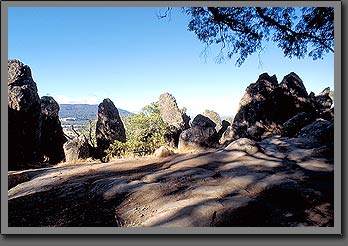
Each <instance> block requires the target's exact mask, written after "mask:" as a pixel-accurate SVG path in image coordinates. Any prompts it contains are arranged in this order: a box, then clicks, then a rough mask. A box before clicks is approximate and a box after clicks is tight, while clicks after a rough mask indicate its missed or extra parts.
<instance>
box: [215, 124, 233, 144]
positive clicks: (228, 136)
mask: <svg viewBox="0 0 348 246" xmlns="http://www.w3.org/2000/svg"><path fill="white" fill-rule="evenodd" d="M235 138H236V134H235V132H234V129H233V127H232V126H228V127H227V128H226V130H225V131H224V132H223V133H222V135H221V137H220V140H219V143H220V144H221V145H226V144H228V143H230V142H232V141H233V140H235Z"/></svg>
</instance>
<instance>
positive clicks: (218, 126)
mask: <svg viewBox="0 0 348 246" xmlns="http://www.w3.org/2000/svg"><path fill="white" fill-rule="evenodd" d="M202 115H203V116H205V117H208V118H209V119H210V120H212V121H213V122H214V123H215V125H216V126H215V130H216V132H219V131H220V130H221V128H222V121H221V118H220V115H219V114H218V113H216V112H215V111H212V110H205V111H204V112H203V114H202Z"/></svg>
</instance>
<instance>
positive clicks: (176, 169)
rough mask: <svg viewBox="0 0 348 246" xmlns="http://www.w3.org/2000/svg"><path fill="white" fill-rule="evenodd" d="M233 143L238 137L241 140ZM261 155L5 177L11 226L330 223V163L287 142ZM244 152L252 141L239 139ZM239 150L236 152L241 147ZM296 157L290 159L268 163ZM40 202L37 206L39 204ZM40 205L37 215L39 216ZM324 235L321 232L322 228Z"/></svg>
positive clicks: (193, 156) (124, 162)
mask: <svg viewBox="0 0 348 246" xmlns="http://www.w3.org/2000/svg"><path fill="white" fill-rule="evenodd" d="M240 141H242V140H240ZM263 141H264V143H263V147H264V148H265V150H264V152H265V153H262V152H260V151H259V152H257V153H255V154H246V153H244V152H243V151H227V150H209V151H204V152H201V153H185V152H183V153H181V154H180V155H175V156H169V157H166V159H165V160H164V159H158V158H150V157H147V158H139V159H136V160H135V159H134V158H130V159H120V160H113V161H112V162H111V163H109V164H108V165H105V164H103V163H85V164H84V165H70V166H68V165H66V166H54V167H48V168H46V169H45V170H26V171H15V172H9V181H10V183H11V186H10V187H11V188H10V189H9V191H8V195H7V197H8V224H9V226H10V227H38V226H41V227H88V226H98V227H149V226H152V227H159V226H161V227H181V228H184V227H191V228H192V227H209V226H212V227H215V226H226V227H231V226H239V227H245V229H246V232H248V228H253V227H284V228H285V227H286V228H289V227H297V229H299V228H314V227H315V228H318V229H319V227H332V226H334V215H335V213H334V211H335V210H334V177H336V176H335V175H334V163H333V161H330V160H327V159H325V158H312V157H310V159H306V160H302V156H303V154H302V153H303V152H304V153H306V152H307V150H306V149H298V148H297V147H296V146H295V145H293V144H290V143H291V141H294V139H293V138H291V139H289V138H281V137H280V136H278V137H277V138H275V136H272V137H270V138H269V139H268V141H267V142H266V141H265V139H263ZM246 142H249V144H251V146H254V145H253V143H254V142H253V141H250V140H246ZM243 146H244V147H245V146H249V145H248V144H247V145H243V144H240V145H239V147H241V148H238V149H243ZM280 147H282V148H283V149H284V152H285V153H284V155H285V156H287V155H288V154H290V153H289V151H291V152H292V153H293V151H296V150H297V151H298V154H297V156H298V157H299V158H293V159H292V160H291V161H290V160H289V159H287V158H284V157H272V156H271V155H270V154H269V151H268V150H269V149H271V152H272V150H275V149H278V150H277V151H276V152H277V153H279V149H280ZM43 204H44V206H43ZM38 208H40V209H38ZM323 229H324V228H323Z"/></svg>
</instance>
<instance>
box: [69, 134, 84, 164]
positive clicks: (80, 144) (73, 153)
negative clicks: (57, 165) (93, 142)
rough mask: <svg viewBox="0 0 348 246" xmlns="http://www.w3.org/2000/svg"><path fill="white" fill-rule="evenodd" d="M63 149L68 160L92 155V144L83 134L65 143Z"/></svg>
mask: <svg viewBox="0 0 348 246" xmlns="http://www.w3.org/2000/svg"><path fill="white" fill-rule="evenodd" d="M63 149H64V153H65V160H66V161H75V160H78V159H86V158H88V157H89V156H90V153H89V150H90V146H89V144H88V141H87V139H86V138H85V137H83V136H80V137H77V138H74V139H72V140H69V141H67V142H66V143H64V145H63Z"/></svg>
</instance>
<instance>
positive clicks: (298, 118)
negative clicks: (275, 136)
mask: <svg viewBox="0 0 348 246" xmlns="http://www.w3.org/2000/svg"><path fill="white" fill-rule="evenodd" d="M314 120H315V115H314V114H313V113H306V112H301V113H298V114H297V115H295V116H293V117H292V118H290V119H289V120H287V121H286V122H285V123H284V124H283V126H282V129H281V131H282V132H281V134H282V136H285V137H295V136H296V134H297V133H298V132H299V131H300V130H301V129H302V128H303V127H305V126H306V125H308V124H310V123H312V122H313V121H314Z"/></svg>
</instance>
